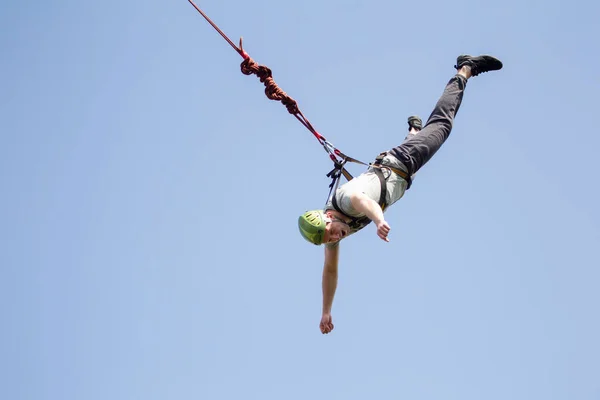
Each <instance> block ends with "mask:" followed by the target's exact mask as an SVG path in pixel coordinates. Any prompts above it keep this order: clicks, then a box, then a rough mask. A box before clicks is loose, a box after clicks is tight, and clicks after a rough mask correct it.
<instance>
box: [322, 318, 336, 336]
mask: <svg viewBox="0 0 600 400" xmlns="http://www.w3.org/2000/svg"><path fill="white" fill-rule="evenodd" d="M320 328H321V333H322V334H324V335H326V334H328V333H329V332H331V331H332V330H333V323H332V322H331V320H330V321H327V322H322V321H321V325H320Z"/></svg>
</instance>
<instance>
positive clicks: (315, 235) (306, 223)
mask: <svg viewBox="0 0 600 400" xmlns="http://www.w3.org/2000/svg"><path fill="white" fill-rule="evenodd" d="M326 218H327V217H325V213H324V212H323V210H312V211H307V212H305V213H304V214H302V215H301V216H300V218H298V228H299V229H300V234H301V235H302V237H303V238H304V239H306V240H307V241H309V242H310V243H312V244H316V245H317V246H319V245H321V244H322V243H323V236H324V235H325V225H327V220H326Z"/></svg>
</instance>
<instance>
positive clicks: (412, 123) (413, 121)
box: [408, 115, 423, 131]
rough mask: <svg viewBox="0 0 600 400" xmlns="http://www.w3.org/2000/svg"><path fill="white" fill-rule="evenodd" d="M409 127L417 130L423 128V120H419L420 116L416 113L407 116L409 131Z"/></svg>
mask: <svg viewBox="0 0 600 400" xmlns="http://www.w3.org/2000/svg"><path fill="white" fill-rule="evenodd" d="M411 128H414V129H416V130H417V131H420V130H421V129H423V121H421V118H419V117H418V116H416V115H412V116H410V117H408V130H409V131H410V130H411Z"/></svg>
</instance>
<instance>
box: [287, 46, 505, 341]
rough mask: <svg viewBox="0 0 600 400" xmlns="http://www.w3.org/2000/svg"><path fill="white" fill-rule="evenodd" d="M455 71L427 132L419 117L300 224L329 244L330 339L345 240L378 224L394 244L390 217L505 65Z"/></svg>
mask: <svg viewBox="0 0 600 400" xmlns="http://www.w3.org/2000/svg"><path fill="white" fill-rule="evenodd" d="M454 68H455V69H456V70H457V73H456V75H454V76H453V77H452V78H451V79H450V81H449V82H448V84H447V85H446V88H445V89H444V92H443V93H442V96H441V97H440V99H439V100H438V102H437V104H436V106H435V108H434V109H433V112H432V113H431V115H430V116H429V119H428V121H427V123H426V124H425V126H424V127H422V126H421V120H420V119H419V118H418V117H410V118H409V119H408V124H409V135H408V136H407V137H406V139H405V140H404V142H403V143H402V144H401V145H400V146H397V147H394V148H393V149H391V150H389V151H387V152H384V153H381V154H380V155H379V156H378V157H377V158H376V160H375V162H374V163H373V164H372V165H371V166H370V167H369V169H368V170H367V171H366V172H365V173H363V174H361V175H360V176H358V177H356V178H354V179H352V180H351V181H349V182H348V183H346V184H344V185H342V186H340V187H339V188H338V189H337V190H336V191H335V193H333V195H332V196H331V198H330V199H329V200H328V201H327V204H326V205H325V208H324V209H323V210H312V211H307V212H306V213H304V214H303V215H301V216H300V218H299V219H298V227H299V229H300V233H301V234H302V236H303V237H304V238H305V239H306V240H307V241H309V242H311V243H313V244H315V245H321V244H325V264H324V267H323V283H322V290H323V314H322V317H321V324H320V328H321V332H322V333H324V334H326V333H329V332H331V331H332V330H333V322H332V318H331V307H332V305H333V297H334V295H335V291H336V288H337V277H338V256H339V251H340V250H339V249H340V248H339V242H340V240H342V239H343V238H345V237H347V236H348V235H351V234H353V233H356V232H358V231H359V230H361V229H362V228H364V227H365V226H367V225H368V224H369V223H370V222H374V224H375V226H376V227H377V235H378V236H379V237H380V238H381V239H382V240H384V241H386V242H389V239H388V235H389V233H390V229H391V228H390V225H389V224H388V223H387V222H386V220H385V218H384V215H383V213H384V211H385V210H386V209H387V207H389V206H391V205H392V204H394V203H395V202H396V201H398V200H399V199H400V198H401V197H402V196H403V195H404V192H405V191H406V190H408V189H409V188H410V185H411V178H412V176H413V175H414V174H415V173H416V172H417V171H418V170H419V169H420V168H421V167H423V165H425V163H427V162H428V161H429V160H430V159H431V157H432V156H433V155H434V154H435V153H436V152H437V151H438V150H439V149H440V147H441V146H442V144H443V143H444V142H445V141H446V139H448V136H449V135H450V131H451V130H452V123H453V121H454V117H455V115H456V113H457V112H458V109H459V107H460V105H461V102H462V97H463V92H464V90H465V87H466V84H467V81H468V80H469V78H471V77H474V76H477V75H479V74H481V73H483V72H488V71H496V70H499V69H501V68H502V62H501V61H500V60H498V59H496V58H494V57H492V56H487V55H482V56H478V57H472V56H469V55H461V56H459V57H458V58H457V59H456V65H455V66H454ZM421 128H422V129H421Z"/></svg>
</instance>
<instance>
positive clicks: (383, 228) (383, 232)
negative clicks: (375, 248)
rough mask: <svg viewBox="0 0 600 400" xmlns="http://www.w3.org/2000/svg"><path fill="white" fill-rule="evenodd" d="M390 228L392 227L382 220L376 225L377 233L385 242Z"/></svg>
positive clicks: (387, 240)
mask: <svg viewBox="0 0 600 400" xmlns="http://www.w3.org/2000/svg"><path fill="white" fill-rule="evenodd" d="M391 229H392V228H390V226H389V225H388V224H386V223H385V222H384V223H382V224H381V225H380V226H379V227H377V235H378V236H379V237H380V238H381V239H382V240H385V241H386V242H389V241H390V239H388V234H389V233H390V230H391Z"/></svg>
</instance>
